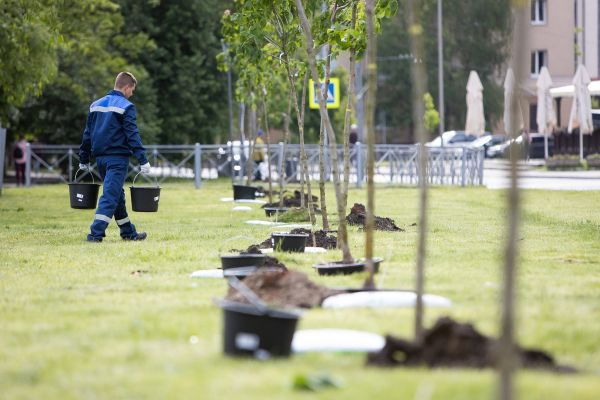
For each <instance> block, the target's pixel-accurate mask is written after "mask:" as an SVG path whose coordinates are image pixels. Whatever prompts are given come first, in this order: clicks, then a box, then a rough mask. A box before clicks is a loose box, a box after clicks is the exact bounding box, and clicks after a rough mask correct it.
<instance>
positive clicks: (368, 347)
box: [292, 329, 385, 353]
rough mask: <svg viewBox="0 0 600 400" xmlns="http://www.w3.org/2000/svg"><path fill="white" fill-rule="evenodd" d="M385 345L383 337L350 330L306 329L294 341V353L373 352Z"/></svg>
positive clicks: (296, 334)
mask: <svg viewBox="0 0 600 400" xmlns="http://www.w3.org/2000/svg"><path fill="white" fill-rule="evenodd" d="M384 345H385V339H384V338H383V336H381V335H378V334H375V333H371V332H363V331H355V330H349V329H304V330H299V331H296V333H295V334H294V339H293V340H292V351H293V352H294V353H304V352H373V351H379V350H381V349H382V348H383V346H384Z"/></svg>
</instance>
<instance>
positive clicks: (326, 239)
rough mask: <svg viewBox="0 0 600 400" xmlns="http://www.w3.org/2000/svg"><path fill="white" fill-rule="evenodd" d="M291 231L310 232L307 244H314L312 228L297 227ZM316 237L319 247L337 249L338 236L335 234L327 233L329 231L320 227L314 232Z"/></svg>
mask: <svg viewBox="0 0 600 400" xmlns="http://www.w3.org/2000/svg"><path fill="white" fill-rule="evenodd" d="M290 233H308V239H307V240H306V245H307V246H312V245H313V232H312V231H311V230H310V229H304V228H296V229H292V230H291V231H290ZM314 237H315V241H316V246H317V247H323V248H325V249H335V248H336V247H337V237H335V236H333V235H327V232H325V231H324V230H322V229H320V230H318V231H315V232H314Z"/></svg>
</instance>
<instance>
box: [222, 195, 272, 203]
mask: <svg viewBox="0 0 600 400" xmlns="http://www.w3.org/2000/svg"><path fill="white" fill-rule="evenodd" d="M221 201H223V202H228V201H235V202H236V203H254V204H267V202H266V201H264V200H258V199H254V200H252V199H238V200H233V197H221Z"/></svg>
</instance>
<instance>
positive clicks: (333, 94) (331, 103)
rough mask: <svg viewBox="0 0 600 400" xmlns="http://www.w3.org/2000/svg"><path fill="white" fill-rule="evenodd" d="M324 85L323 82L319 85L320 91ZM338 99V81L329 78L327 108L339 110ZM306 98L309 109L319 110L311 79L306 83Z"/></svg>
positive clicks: (337, 79)
mask: <svg viewBox="0 0 600 400" xmlns="http://www.w3.org/2000/svg"><path fill="white" fill-rule="evenodd" d="M324 85H325V82H321V84H320V85H319V86H320V87H321V90H323V86H324ZM340 97H341V96H340V79H339V78H330V79H329V87H328V88H327V108H340ZM308 98H309V100H310V101H309V106H310V108H319V98H318V97H317V93H316V91H315V85H314V84H313V80H312V79H311V80H310V81H309V83H308Z"/></svg>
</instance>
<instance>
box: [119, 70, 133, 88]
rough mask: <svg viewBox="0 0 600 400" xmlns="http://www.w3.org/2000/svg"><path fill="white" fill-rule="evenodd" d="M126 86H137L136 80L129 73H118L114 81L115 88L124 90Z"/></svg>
mask: <svg viewBox="0 0 600 400" xmlns="http://www.w3.org/2000/svg"><path fill="white" fill-rule="evenodd" d="M126 86H137V79H135V76H133V74H132V73H131V72H119V75H117V79H115V88H124V87H126Z"/></svg>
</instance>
